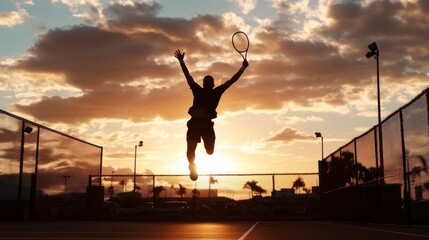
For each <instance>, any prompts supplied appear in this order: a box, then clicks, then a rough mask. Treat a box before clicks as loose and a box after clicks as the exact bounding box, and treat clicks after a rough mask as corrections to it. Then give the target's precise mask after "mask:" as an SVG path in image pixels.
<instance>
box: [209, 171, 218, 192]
mask: <svg viewBox="0 0 429 240" xmlns="http://www.w3.org/2000/svg"><path fill="white" fill-rule="evenodd" d="M218 182H219V181H218V180H217V179H215V178H214V177H212V176H210V179H209V197H211V196H212V188H211V186H212V184H215V183H218Z"/></svg>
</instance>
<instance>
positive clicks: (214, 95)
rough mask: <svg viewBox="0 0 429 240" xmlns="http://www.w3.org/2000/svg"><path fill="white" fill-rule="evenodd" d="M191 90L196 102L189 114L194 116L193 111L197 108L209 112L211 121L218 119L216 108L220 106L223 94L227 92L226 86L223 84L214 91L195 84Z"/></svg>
mask: <svg viewBox="0 0 429 240" xmlns="http://www.w3.org/2000/svg"><path fill="white" fill-rule="evenodd" d="M191 90H192V94H193V95H194V101H193V103H192V107H190V108H189V111H188V113H189V114H190V115H191V116H192V111H193V110H194V109H195V108H196V107H200V108H203V109H205V110H207V112H208V113H209V115H210V118H211V119H213V118H216V117H217V112H216V108H217V106H218V105H219V101H220V98H221V97H222V94H223V93H224V92H225V90H226V89H225V87H224V85H223V84H222V85H220V86H217V87H215V88H213V89H205V88H203V87H201V86H200V85H198V83H196V82H194V83H193V84H192V85H191Z"/></svg>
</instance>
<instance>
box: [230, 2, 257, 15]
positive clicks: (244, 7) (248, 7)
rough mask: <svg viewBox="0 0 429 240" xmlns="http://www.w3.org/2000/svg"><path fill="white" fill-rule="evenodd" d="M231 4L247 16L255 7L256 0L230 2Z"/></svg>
mask: <svg viewBox="0 0 429 240" xmlns="http://www.w3.org/2000/svg"><path fill="white" fill-rule="evenodd" d="M230 2H233V3H234V4H235V5H237V7H238V8H239V9H240V11H241V12H242V13H243V14H248V13H249V12H251V11H252V10H253V9H255V7H256V3H257V0H230Z"/></svg>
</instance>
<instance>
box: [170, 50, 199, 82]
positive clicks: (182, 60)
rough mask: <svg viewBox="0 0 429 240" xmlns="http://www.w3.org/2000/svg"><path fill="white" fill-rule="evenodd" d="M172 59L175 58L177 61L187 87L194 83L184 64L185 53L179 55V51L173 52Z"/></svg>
mask: <svg viewBox="0 0 429 240" xmlns="http://www.w3.org/2000/svg"><path fill="white" fill-rule="evenodd" d="M174 57H176V58H177V59H178V60H179V63H180V67H182V71H183V74H185V77H186V81H187V82H188V85H189V86H191V85H192V84H193V83H194V82H195V81H194V78H193V77H192V76H191V74H189V70H188V67H186V64H185V52H183V53H181V52H180V50H179V49H177V50H176V51H174Z"/></svg>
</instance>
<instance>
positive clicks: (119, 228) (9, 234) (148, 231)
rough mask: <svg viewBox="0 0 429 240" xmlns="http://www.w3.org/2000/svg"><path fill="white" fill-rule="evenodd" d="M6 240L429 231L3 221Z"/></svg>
mask: <svg viewBox="0 0 429 240" xmlns="http://www.w3.org/2000/svg"><path fill="white" fill-rule="evenodd" d="M0 239H10V240H13V239H60V240H61V239H157V240H167V239H169V240H170V239H179V240H180V239H236V240H237V239H238V240H244V239H245V240H255V239H258V240H259V239H273V240H276V239H279V240H285V239H287V240H289V239H290V240H295V239H296V240H307V239H308V240H314V239H330V240H340V239H348V240H355V239H356V240H362V239H365V240H371V239H378V240H379V239H389V240H395V239H398V240H399V239H401V240H408V239H410V240H414V239H415V240H417V239H429V229H428V228H424V227H404V226H394V225H369V224H353V223H337V222H323V221H260V222H259V221H256V222H255V221H243V222H34V223H31V222H27V223H25V222H20V223H2V224H1V225H0Z"/></svg>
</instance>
